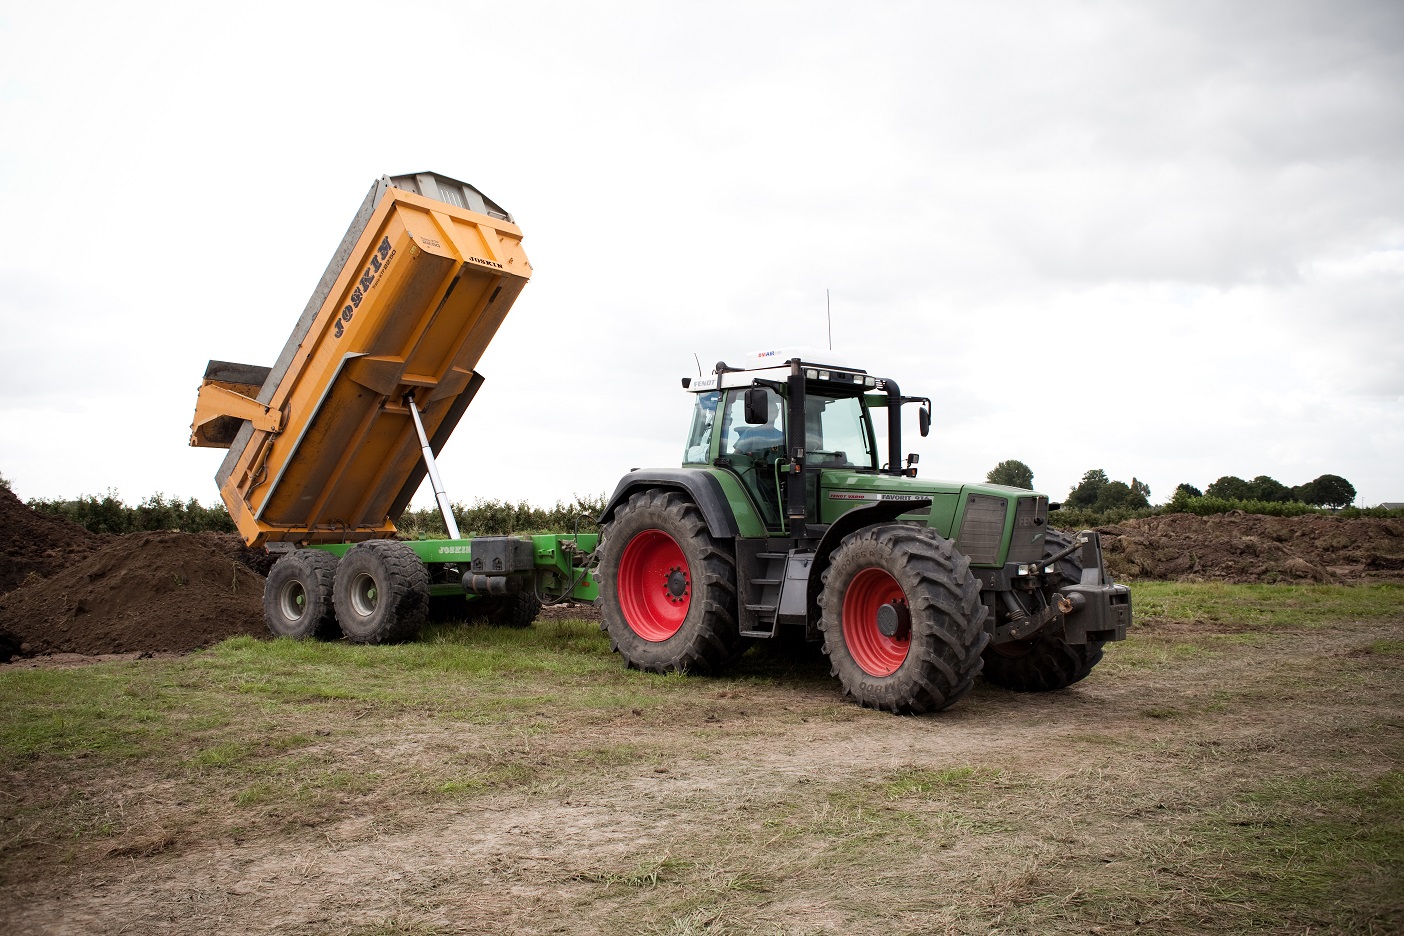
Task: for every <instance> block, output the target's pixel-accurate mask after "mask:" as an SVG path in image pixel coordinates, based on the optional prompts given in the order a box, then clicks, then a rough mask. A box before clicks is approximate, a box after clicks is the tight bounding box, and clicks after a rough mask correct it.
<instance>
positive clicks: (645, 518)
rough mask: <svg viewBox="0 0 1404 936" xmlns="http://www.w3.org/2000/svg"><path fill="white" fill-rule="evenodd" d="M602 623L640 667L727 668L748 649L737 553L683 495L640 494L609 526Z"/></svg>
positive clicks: (615, 646) (603, 570) (677, 669)
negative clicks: (739, 612)
mask: <svg viewBox="0 0 1404 936" xmlns="http://www.w3.org/2000/svg"><path fill="white" fill-rule="evenodd" d="M600 570H601V575H602V578H603V587H602V588H601V589H600V597H601V617H602V623H601V624H600V628H601V629H602V630H604V631H606V632H607V633H608V634H609V638H610V643H611V645H612V646H613V649H614V650H615V652H617V653H619V654H620V655H621V656H623V657H624V660H625V662H626V663H627V664H628V665H629V666H632V667H636V668H638V669H642V670H647V671H649V672H652V673H668V672H702V673H711V672H716V671H718V670H720V669H721V668H722V667H724V666H726V664H728V663H730V662H731V661H732V660H733V659H735V658H736V657H737V656H738V655H740V653H741V652H742V651H744V649H745V646H746V642H745V639H744V638H742V637H741V635H740V633H739V629H738V626H737V623H736V558H735V554H734V553H733V551H732V547H731V545H730V544H729V543H724V542H721V541H718V540H716V539H715V538H713V536H712V535H711V533H710V531H708V529H707V524H706V523H705V522H704V521H703V519H702V512H701V511H700V510H698V508H697V505H696V504H694V503H692V501H690V500H688V499H687V498H686V497H684V496H683V495H682V494H679V493H677V492H672V491H662V490H649V491H642V492H640V493H638V494H635V495H633V496H632V497H630V498H629V500H628V501H627V502H625V503H624V504H623V505H621V506H620V507H619V509H618V510H617V511H616V512H615V515H614V519H613V520H612V521H610V523H609V524H608V525H606V527H605V529H604V544H603V547H602V554H601V559H600Z"/></svg>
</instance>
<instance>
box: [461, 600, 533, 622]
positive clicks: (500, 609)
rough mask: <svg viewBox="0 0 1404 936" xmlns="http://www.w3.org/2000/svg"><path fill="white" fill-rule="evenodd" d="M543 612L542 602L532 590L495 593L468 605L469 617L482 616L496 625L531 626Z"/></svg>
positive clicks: (473, 618)
mask: <svg viewBox="0 0 1404 936" xmlns="http://www.w3.org/2000/svg"><path fill="white" fill-rule="evenodd" d="M540 613H541V602H540V600H539V599H537V597H536V596H535V595H533V594H532V593H531V592H516V593H514V594H511V595H493V596H491V597H488V598H479V599H478V600H476V601H473V602H470V603H469V605H468V617H469V618H470V619H472V620H476V619H478V618H482V619H483V620H485V621H487V622H488V623H489V624H491V625H493V626H494V627H530V626H531V623H532V621H535V620H536V616H537V615H538V614H540Z"/></svg>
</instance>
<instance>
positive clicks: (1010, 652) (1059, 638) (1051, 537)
mask: <svg viewBox="0 0 1404 936" xmlns="http://www.w3.org/2000/svg"><path fill="white" fill-rule="evenodd" d="M1070 545H1072V537H1070V536H1068V535H1067V534H1066V533H1061V532H1059V531H1057V530H1049V531H1048V532H1047V534H1046V535H1045V537H1044V546H1043V554H1044V555H1045V556H1051V555H1053V553H1055V552H1058V551H1060V550H1063V549H1066V548H1067V547H1068V546H1070ZM1057 579H1058V581H1057V583H1056V584H1055V585H1054V586H1053V587H1052V588H1049V589H1048V594H1049V595H1051V594H1052V593H1053V592H1055V591H1057V590H1058V588H1059V587H1061V586H1062V585H1075V584H1077V583H1078V582H1079V581H1081V580H1082V561H1081V560H1080V559H1079V558H1078V557H1077V553H1073V554H1072V555H1070V556H1065V557H1063V558H1062V559H1060V560H1058V572H1057ZM1102 645H1103V642H1102V641H1100V640H1089V641H1088V642H1087V643H1085V644H1070V643H1068V642H1067V641H1065V640H1064V639H1063V635H1062V634H1061V633H1058V632H1056V631H1055V630H1053V629H1049V628H1045V629H1044V630H1042V631H1040V632H1039V633H1037V634H1035V635H1034V636H1033V637H1030V638H1029V639H1028V640H1016V641H1014V642H1012V643H1002V644H990V646H989V647H987V648H986V649H985V678H986V679H988V680H989V681H990V682H992V683H994V684H995V685H996V686H1003V687H1004V688H1005V689H1011V690H1013V691H1014V692H1053V691H1055V690H1058V689H1065V688H1067V687H1068V686H1071V685H1072V684H1073V683H1075V682H1078V681H1080V680H1082V679H1085V678H1087V674H1089V673H1091V672H1092V667H1094V666H1096V665H1097V664H1098V663H1100V662H1101V660H1102Z"/></svg>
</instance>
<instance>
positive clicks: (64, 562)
mask: <svg viewBox="0 0 1404 936" xmlns="http://www.w3.org/2000/svg"><path fill="white" fill-rule="evenodd" d="M104 540H105V537H101V536H98V535H97V534H96V533H89V532H88V531H87V530H85V529H83V528H82V527H80V526H79V525H78V524H76V523H72V522H70V521H68V520H64V519H62V518H60V517H51V516H48V515H47V514H41V513H36V512H35V511H33V510H31V509H30V508H29V507H28V506H27V505H26V504H25V503H24V502H23V501H21V500H20V499H19V498H18V497H16V496H15V494H14V492H13V491H11V490H10V489H9V488H3V487H0V595H3V594H4V593H6V592H9V591H13V590H15V589H16V588H19V587H20V585H22V584H23V583H24V581H25V580H26V579H27V578H29V577H30V576H31V575H37V576H40V577H41V578H48V577H49V576H50V575H52V574H54V573H55V572H57V571H59V570H60V569H63V568H67V567H69V566H72V565H73V564H74V563H75V562H77V561H79V560H80V559H81V558H82V557H84V556H87V555H88V554H89V553H91V552H92V551H93V550H94V549H96V548H97V547H98V546H100V545H101V544H102V543H103V542H104Z"/></svg>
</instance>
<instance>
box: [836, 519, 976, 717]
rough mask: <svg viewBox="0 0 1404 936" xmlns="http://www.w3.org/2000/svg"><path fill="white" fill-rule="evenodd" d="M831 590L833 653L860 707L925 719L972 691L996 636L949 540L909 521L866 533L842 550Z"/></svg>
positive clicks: (841, 677) (846, 687) (967, 571)
mask: <svg viewBox="0 0 1404 936" xmlns="http://www.w3.org/2000/svg"><path fill="white" fill-rule="evenodd" d="M823 583H824V587H823V590H822V591H821V592H820V595H819V605H820V607H821V608H822V614H821V615H820V620H819V626H820V627H821V628H822V629H823V631H824V652H825V653H827V654H828V655H829V663H830V666H831V667H832V668H833V674H834V675H835V676H837V677H838V678H839V682H840V683H841V684H842V685H843V691H844V693H845V694H846V695H848V696H849V697H850V698H852V699H853V700H854V701H856V702H858V703H859V704H860V705H864V706H867V707H870V708H877V709H884V710H886V711H889V712H894V713H900V714H905V713H912V714H920V713H923V712H936V711H940V710H941V709H943V708H946V707H947V706H949V705H951V704H953V703H954V702H955V701H956V700H957V699H959V698H960V697H961V696H963V695H965V693H967V692H969V691H970V687H971V685H972V684H973V683H974V681H975V676H976V675H977V674H978V673H979V672H980V665H981V657H980V651H981V650H982V649H984V646H985V641H986V640H988V639H989V637H988V635H987V634H986V633H985V630H984V626H983V625H984V621H985V613H986V608H985V605H984V603H983V602H981V600H980V583H979V581H978V580H977V579H976V578H975V576H974V575H972V574H971V573H970V560H969V559H968V558H967V557H966V556H964V555H962V554H961V553H960V552H958V551H956V549H955V547H954V546H953V545H952V544H951V542H950V541H949V540H947V539H945V538H944V537H942V536H941V535H940V534H938V533H937V532H936V531H935V530H931V529H928V528H927V527H921V526H916V525H913V524H906V523H885V524H879V525H877V526H872V527H868V528H866V529H863V530H859V531H858V532H856V533H853V534H851V535H850V536H848V537H847V538H846V539H844V541H843V542H842V543H840V544H839V547H838V548H837V549H835V550H834V554H833V558H832V561H831V562H830V564H829V568H828V569H826V570H825V572H824V575H823ZM889 631H890V633H889Z"/></svg>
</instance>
